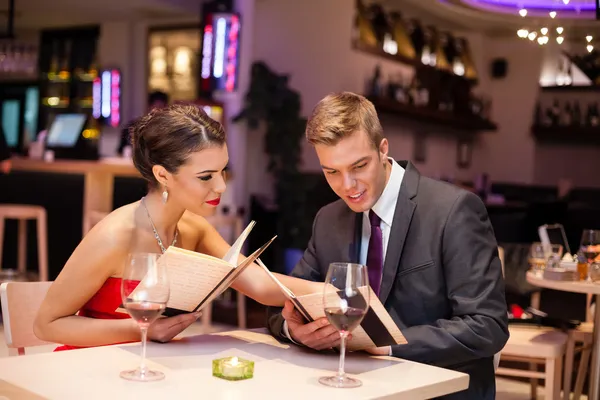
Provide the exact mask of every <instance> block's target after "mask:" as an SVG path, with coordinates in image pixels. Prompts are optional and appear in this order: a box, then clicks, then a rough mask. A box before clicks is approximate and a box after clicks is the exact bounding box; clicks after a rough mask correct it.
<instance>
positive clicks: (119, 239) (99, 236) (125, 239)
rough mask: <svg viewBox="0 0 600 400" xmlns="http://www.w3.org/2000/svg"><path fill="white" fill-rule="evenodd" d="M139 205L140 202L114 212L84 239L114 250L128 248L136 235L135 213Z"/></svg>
mask: <svg viewBox="0 0 600 400" xmlns="http://www.w3.org/2000/svg"><path fill="white" fill-rule="evenodd" d="M138 205H139V202H135V203H131V204H127V205H125V206H122V207H120V208H117V209H116V210H114V211H112V212H111V213H110V214H108V215H107V216H106V217H104V218H103V219H102V220H101V221H100V222H98V223H97V224H96V225H95V226H94V227H93V228H92V229H91V230H90V231H89V232H88V234H87V235H86V236H85V238H84V239H87V238H89V239H93V240H94V241H96V242H98V243H97V244H103V245H105V246H110V247H111V248H113V249H125V248H127V247H128V246H129V245H130V243H131V240H133V239H134V237H135V235H136V231H137V227H136V224H135V213H136V211H137V209H138Z"/></svg>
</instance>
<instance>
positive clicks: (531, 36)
mask: <svg viewBox="0 0 600 400" xmlns="http://www.w3.org/2000/svg"><path fill="white" fill-rule="evenodd" d="M527 37H528V38H529V40H535V38H536V37H537V32H529V35H527Z"/></svg>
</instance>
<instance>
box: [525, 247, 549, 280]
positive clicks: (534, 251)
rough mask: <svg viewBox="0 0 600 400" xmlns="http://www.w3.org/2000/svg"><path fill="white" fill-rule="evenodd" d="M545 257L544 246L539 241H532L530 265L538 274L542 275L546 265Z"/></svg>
mask: <svg viewBox="0 0 600 400" xmlns="http://www.w3.org/2000/svg"><path fill="white" fill-rule="evenodd" d="M544 258H545V254H544V246H542V244H541V243H539V242H535V243H532V244H531V247H530V248H529V265H530V267H531V271H533V272H534V273H535V274H536V275H540V274H541V273H542V271H543V270H544V267H545V266H546V260H545V259H544Z"/></svg>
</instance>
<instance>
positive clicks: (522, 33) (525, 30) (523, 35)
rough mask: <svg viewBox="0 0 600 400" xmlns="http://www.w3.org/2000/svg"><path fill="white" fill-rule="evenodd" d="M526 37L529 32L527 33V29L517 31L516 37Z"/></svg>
mask: <svg viewBox="0 0 600 400" xmlns="http://www.w3.org/2000/svg"><path fill="white" fill-rule="evenodd" d="M527 35H529V32H528V31H527V29H519V30H518V31H517V36H519V37H520V38H521V39H524V38H526V37H527Z"/></svg>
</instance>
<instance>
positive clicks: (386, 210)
mask: <svg viewBox="0 0 600 400" xmlns="http://www.w3.org/2000/svg"><path fill="white" fill-rule="evenodd" d="M388 160H389V161H390V164H391V165H392V171H391V173H390V178H389V180H388V182H387V184H386V185H385V189H383V193H381V197H379V199H378V200H377V202H376V203H375V204H374V205H373V212H375V214H377V216H378V217H379V218H381V223H380V227H381V233H382V235H383V259H384V263H385V257H386V254H387V247H388V242H389V240H390V232H391V231H392V221H393V219H394V212H395V211H396V203H397V202H398V193H399V192H400V186H401V185H402V180H403V179H404V168H402V167H401V166H400V165H399V164H398V163H397V162H396V161H395V160H394V159H392V158H389V157H388ZM369 211H370V210H367V211H364V212H363V223H362V238H361V241H360V257H359V260H358V262H359V263H360V264H363V265H366V264H367V252H368V249H369V239H370V238H371V222H370V221H369ZM382 277H383V274H382ZM282 331H283V334H284V335H285V336H286V337H287V338H288V339H290V340H291V341H292V342H294V340H293V339H292V337H291V335H290V332H289V329H288V325H287V321H285V320H284V321H283V329H282ZM294 343H296V342H294ZM296 344H297V343H296Z"/></svg>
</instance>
